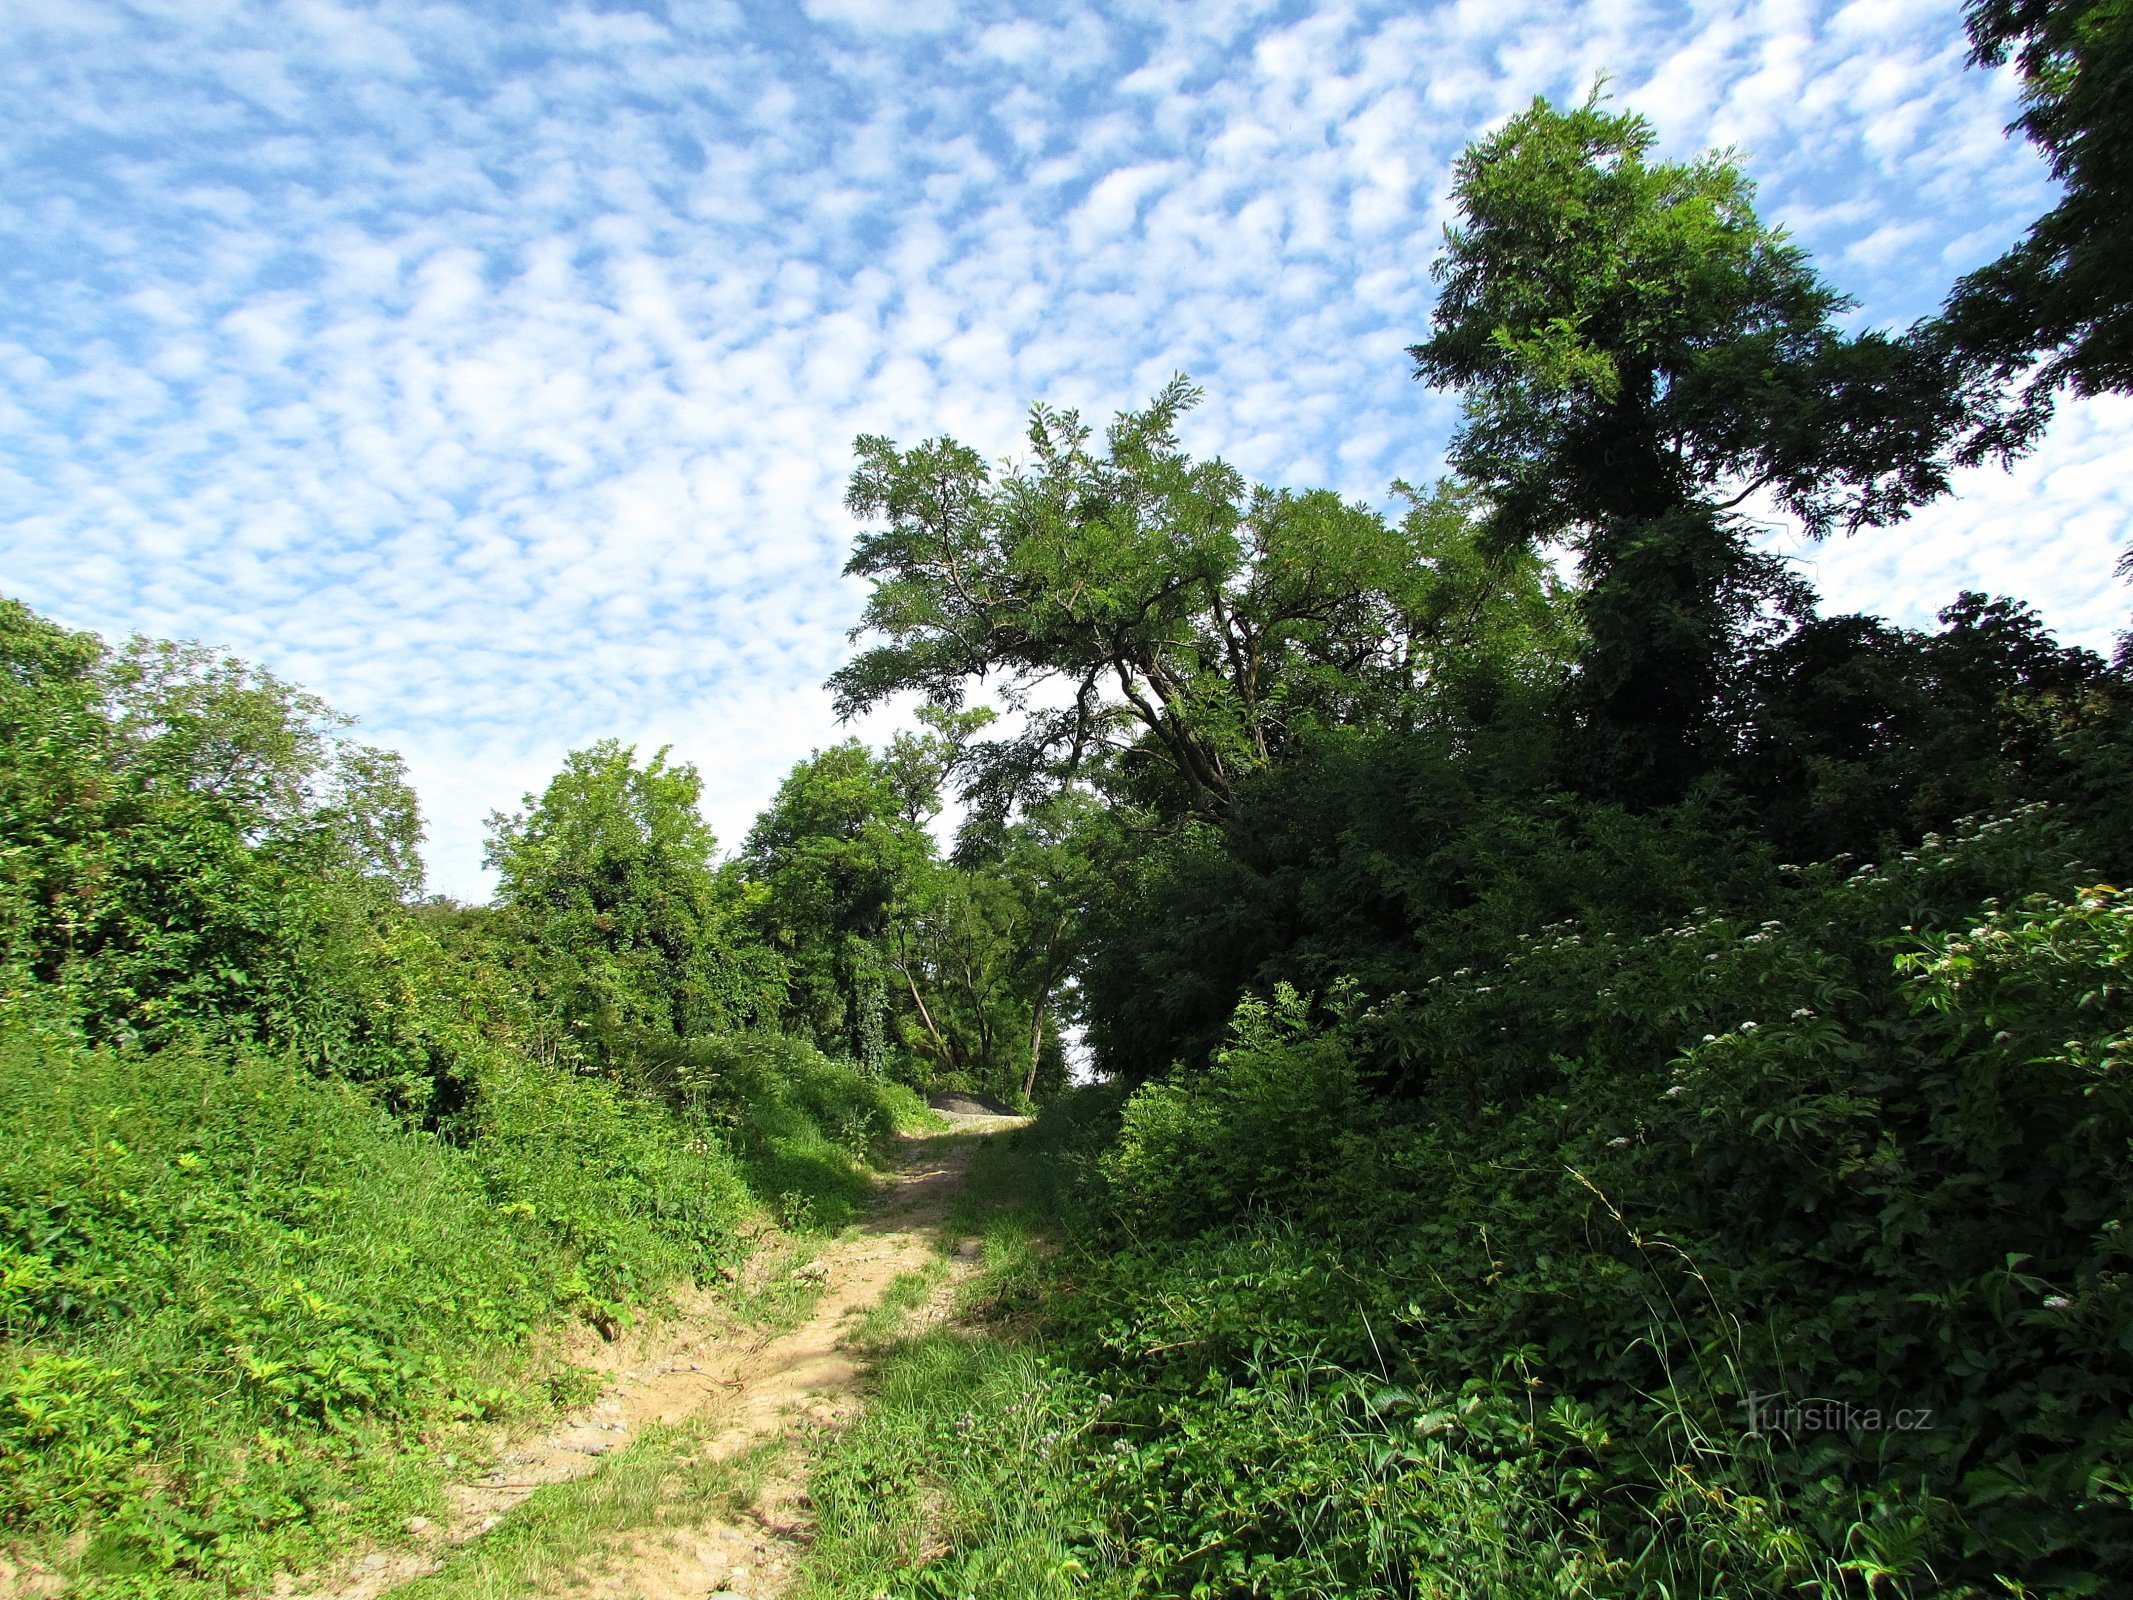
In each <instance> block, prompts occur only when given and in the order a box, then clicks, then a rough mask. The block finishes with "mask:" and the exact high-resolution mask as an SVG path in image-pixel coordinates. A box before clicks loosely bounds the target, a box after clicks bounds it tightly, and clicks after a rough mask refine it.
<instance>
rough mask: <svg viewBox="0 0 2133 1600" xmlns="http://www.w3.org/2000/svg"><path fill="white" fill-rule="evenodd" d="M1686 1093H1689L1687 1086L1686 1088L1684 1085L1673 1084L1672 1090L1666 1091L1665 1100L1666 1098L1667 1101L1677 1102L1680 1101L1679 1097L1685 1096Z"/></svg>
mask: <svg viewBox="0 0 2133 1600" xmlns="http://www.w3.org/2000/svg"><path fill="white" fill-rule="evenodd" d="M1688 1092H1689V1086H1688V1085H1687V1084H1685V1083H1677V1084H1675V1085H1674V1086H1673V1087H1672V1088H1670V1089H1668V1090H1667V1092H1666V1098H1667V1099H1669V1100H1678V1099H1680V1098H1681V1097H1682V1096H1683V1095H1685V1094H1687V1093H1688Z"/></svg>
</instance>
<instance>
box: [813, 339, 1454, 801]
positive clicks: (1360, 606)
mask: <svg viewBox="0 0 2133 1600" xmlns="http://www.w3.org/2000/svg"><path fill="white" fill-rule="evenodd" d="M1197 398H1198V391H1197V390H1195V389H1193V388H1192V387H1191V386H1190V385H1189V384H1188V383H1186V382H1185V381H1184V380H1183V379H1177V380H1174V381H1173V382H1172V383H1171V384H1170V385H1168V386H1167V387H1166V388H1165V389H1164V390H1163V391H1162V393H1160V394H1159V395H1157V396H1156V398H1155V399H1154V400H1153V401H1152V402H1151V403H1150V405H1149V406H1148V407H1147V409H1145V410H1143V411H1139V412H1127V413H1124V414H1121V415H1120V416H1119V417H1118V418H1117V419H1116V420H1115V421H1114V422H1113V423H1112V425H1111V427H1110V428H1109V430H1108V431H1107V433H1106V436H1105V441H1104V447H1103V449H1102V451H1101V452H1100V453H1099V452H1098V451H1095V450H1093V449H1092V448H1091V447H1090V430H1089V428H1088V427H1087V426H1086V425H1085V424H1084V423H1083V422H1082V421H1081V419H1080V417H1079V416H1078V415H1076V414H1075V413H1073V412H1064V413H1062V412H1054V411H1051V410H1048V409H1046V408H1045V407H1042V406H1039V407H1037V408H1036V409H1035V410H1034V411H1033V412H1032V413H1031V417H1030V429H1029V441H1030V446H1031V449H1032V451H1033V452H1034V457H1035V459H1034V460H1033V461H1032V462H1031V464H1030V465H1029V466H1028V467H1027V468H1018V469H1014V470H1011V471H1009V472H1008V473H1007V474H1006V475H1005V476H1004V477H1002V478H1001V479H1000V480H999V481H998V482H995V481H994V477H993V474H992V472H991V470H990V469H989V468H987V466H986V465H985V463H984V462H983V461H982V460H981V459H980V458H979V457H978V455H977V454H976V453H975V452H974V451H972V450H970V449H969V448H968V447H966V446H964V445H960V444H957V443H956V442H955V441H954V440H951V439H936V440H931V441H928V442H927V443H924V444H921V445H919V446H918V447H916V448H914V449H912V450H909V451H903V450H899V449H898V448H897V447H896V446H895V444H894V443H892V442H891V441H890V440H887V439H882V438H875V437H867V438H862V439H861V440H860V441H859V442H858V450H859V456H860V465H859V467H858V469H857V470H856V471H855V472H854V473H853V475H852V483H851V491H850V494H849V495H848V496H847V499H848V502H849V504H850V506H851V509H852V511H853V514H854V515H856V516H859V517H863V518H870V519H874V518H878V519H881V520H882V522H883V524H884V525H883V526H882V527H880V528H879V529H877V530H875V531H870V532H867V533H864V534H862V535H861V536H860V538H859V539H858V541H857V543H856V545H855V547H854V550H853V555H852V559H851V562H850V564H849V565H848V566H847V568H846V571H847V572H849V573H852V574H854V575H857V576H862V577H866V578H870V579H872V580H873V584H874V589H873V594H872V596H871V597H870V599H869V600H868V604H867V613H866V619H865V621H864V623H863V624H862V627H863V629H865V630H870V631H873V632H876V633H879V634H881V635H883V636H884V637H885V639H886V641H887V642H886V643H883V644H880V645H877V646H875V647H873V648H872V649H869V650H867V651H865V652H863V653H862V654H861V655H860V656H859V658H858V659H857V660H855V661H854V662H852V663H851V664H850V665H849V666H846V667H844V668H842V669H840V670H839V671H838V672H837V673H836V674H835V675H834V676H833V677H832V679H831V687H832V688H833V689H834V690H835V691H836V694H837V701H838V708H839V711H840V713H841V714H843V715H851V714H854V713H856V712H858V711H861V710H864V709H865V708H867V707H870V706H874V705H878V704H880V703H882V702H883V701H885V700H887V699H888V698H889V697H891V696H893V695H896V694H899V693H902V692H905V691H907V690H914V689H915V690H918V691H920V692H922V693H923V694H924V695H926V697H927V698H928V700H929V701H930V702H931V703H932V704H934V705H936V706H943V707H954V706H960V705H961V704H962V703H963V699H964V696H965V695H966V694H967V693H968V692H969V690H970V688H971V686H972V685H973V684H974V683H976V682H978V681H980V680H983V681H986V682H988V683H990V684H992V685H993V686H994V687H995V688H996V690H997V692H999V693H1000V694H1001V696H1002V697H1003V698H1004V699H1005V701H1006V703H1007V704H1008V706H1009V707H1010V708H1011V709H1012V710H1013V711H1014V712H1016V713H1017V714H1018V716H1019V719H1020V724H1021V731H1020V732H1019V733H1018V734H1017V735H1015V736H1014V737H1013V738H1010V739H1003V740H998V741H994V742H992V743H990V744H988V745H984V746H980V747H977V748H974V749H973V750H971V751H970V752H968V754H967V755H966V756H965V758H964V759H965V763H966V766H967V767H968V769H969V771H970V775H971V776H970V786H969V789H970V795H971V797H972V798H973V799H974V801H975V802H976V803H977V804H978V806H979V807H980V808H981V809H984V810H989V811H991V812H992V813H993V814H995V815H996V816H1002V817H1004V816H1005V815H1006V813H1007V812H1008V810H1009V809H1011V808H1012V807H1013V806H1014V805H1015V804H1016V803H1018V802H1020V801H1023V800H1027V799H1033V798H1035V797H1037V796H1039V795H1042V794H1044V793H1047V792H1050V791H1051V790H1053V789H1055V788H1056V787H1057V786H1058V785H1059V784H1061V783H1062V782H1065V781H1069V780H1071V779H1073V778H1074V777H1076V776H1078V775H1081V774H1084V773H1087V772H1090V771H1092V770H1096V771H1100V770H1102V769H1103V768H1104V767H1105V766H1106V765H1108V764H1111V763H1122V764H1123V765H1124V767H1125V769H1126V770H1127V772H1128V773H1129V774H1131V775H1132V776H1133V778H1134V780H1135V781H1136V782H1137V783H1138V785H1139V787H1140V788H1141V790H1142V791H1144V793H1145V795H1146V797H1147V798H1148V799H1149V800H1150V801H1151V803H1153V804H1155V805H1156V806H1157V807H1158V808H1159V809H1162V810H1164V811H1165V812H1166V813H1171V814H1175V813H1178V812H1189V813H1193V814H1197V815H1200V816H1203V817H1210V816H1214V815H1217V814H1219V813H1220V812H1221V811H1222V810H1223V809H1224V808H1225V807H1226V806H1227V804H1228V802H1229V799H1230V796H1231V794H1232V792H1233V790H1234V788H1235V785H1236V783H1237V781H1238V780H1239V779H1240V778H1241V777H1243V776H1244V775H1245V774H1247V773H1249V772H1251V771H1253V770H1255V769H1257V768H1259V767H1262V766H1264V765H1266V764H1267V763H1268V762H1269V761H1271V760H1274V759H1276V758H1278V757H1279V756H1280V754H1281V753H1282V752H1284V751H1285V750H1286V749H1287V748H1289V746H1290V745H1291V744H1292V743H1293V742H1294V740H1295V739H1296V738H1298V737H1299V736H1301V735H1302V734H1303V733H1304V732H1305V731H1306V730H1307V729H1309V728H1311V727H1313V726H1316V725H1319V724H1323V723H1340V722H1347V721H1353V720H1356V719H1357V718H1359V717H1363V716H1368V715H1372V714H1380V715H1382V714H1388V713H1393V712H1396V710H1397V707H1398V706H1399V705H1400V703H1401V702H1402V700H1403V698H1404V697H1406V696H1408V695H1410V694H1411V693H1412V692H1413V691H1414V689H1415V687H1416V685H1417V683H1418V682H1419V681H1420V678H1421V675H1422V669H1423V667H1424V662H1423V661H1422V660H1421V659H1419V658H1418V657H1417V656H1416V655H1415V654H1414V653H1413V652H1412V651H1411V650H1409V649H1408V648H1407V640H1408V637H1409V635H1410V634H1411V633H1412V632H1413V631H1414V630H1413V629H1412V628H1411V627H1410V626H1409V625H1408V622H1407V617H1408V613H1409V612H1410V611H1411V610H1418V609H1427V608H1428V607H1429V603H1430V600H1431V599H1432V597H1433V596H1434V595H1435V594H1436V593H1437V592H1438V585H1437V584H1436V583H1435V581H1434V578H1433V575H1432V573H1431V572H1430V570H1429V568H1428V567H1427V566H1426V565H1425V564H1424V563H1423V562H1422V561H1421V560H1419V559H1418V552H1417V550H1416V548H1415V546H1414V544H1413V543H1411V542H1410V539H1409V537H1407V536H1406V532H1407V530H1402V529H1397V528H1394V527H1391V526H1388V525H1387V523H1386V522H1385V520H1384V519H1383V518H1382V517H1380V516H1378V515H1377V514H1375V513H1374V512H1372V511H1370V510H1368V509H1367V508H1365V507H1362V506H1356V505H1349V504H1346V503H1345V502H1343V501H1341V500H1340V499H1339V498H1338V497H1337V496H1335V495H1332V494H1329V493H1325V492H1323V491H1320V492H1314V493H1309V494H1294V493H1291V492H1289V491H1286V490H1274V489H1267V488H1253V487H1250V486H1248V485H1246V483H1245V482H1244V480H1243V479H1242V478H1241V477H1240V476H1239V475H1238V474H1237V473H1236V471H1235V470H1234V469H1233V468H1231V467H1229V466H1227V465H1226V464H1224V463H1223V462H1220V461H1194V460H1193V459H1192V458H1191V457H1190V456H1188V455H1187V454H1186V453H1185V451H1184V449H1183V447H1182V446H1181V445H1180V444H1179V441H1178V433H1177V427H1178V421H1179V419H1180V417H1181V416H1182V415H1183V414H1184V412H1185V411H1186V410H1187V409H1188V408H1189V407H1190V406H1191V405H1192V404H1193V403H1194V401H1195V400H1196V399H1197ZM1435 615H1437V617H1438V618H1439V620H1440V621H1441V619H1442V613H1441V611H1437V612H1435ZM1054 688H1056V689H1057V690H1059V691H1063V697H1064V698H1066V699H1067V701H1068V704H1066V705H1065V706H1063V707H1062V706H1058V705H1056V704H1055V703H1054V702H1055V700H1056V699H1057V698H1059V697H1060V696H1057V695H1053V694H1052V693H1051V690H1052V689H1054Z"/></svg>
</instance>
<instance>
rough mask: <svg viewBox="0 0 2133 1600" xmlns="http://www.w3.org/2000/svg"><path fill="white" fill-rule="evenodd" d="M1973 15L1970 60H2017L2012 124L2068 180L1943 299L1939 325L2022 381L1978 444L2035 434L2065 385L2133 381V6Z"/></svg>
mask: <svg viewBox="0 0 2133 1600" xmlns="http://www.w3.org/2000/svg"><path fill="white" fill-rule="evenodd" d="M1968 21H1969V27H1970V42H1971V45H1972V50H1971V56H1970V59H1971V61H1972V63H1973V64H1975V65H1978V66H1984V67H1999V66H2001V65H2004V64H2005V63H2006V62H2007V61H2008V60H2009V59H2012V60H2013V61H2014V63H2015V67H2016V70H2017V71H2018V72H2019V73H2020V75H2021V80H2022V114H2021V115H2020V116H2019V117H2017V118H2016V119H2015V124H2014V126H2015V127H2016V128H2018V129H2020V130H2021V131H2022V132H2023V133H2025V134H2027V135H2028V136H2029V139H2030V141H2031V143H2033V144H2034V145H2036V147H2037V148H2038V150H2039V151H2040V152H2041V153H2042V154H2043V156H2044V159H2045V161H2046V163H2047V164H2048V165H2049V166H2050V168H2051V174H2052V177H2053V178H2054V179H2056V180H2057V181H2058V183H2059V185H2060V195H2059V198H2058V201H2057V203H2056V204H2054V205H2053V207H2052V208H2051V210H2049V211H2047V212H2046V213H2045V214H2044V215H2043V216H2042V217H2039V218H2038V219H2037V221H2036V222H2035V223H2034V224H2033V225H2032V226H2031V228H2030V230H2029V232H2028V234H2027V235H2025V236H2024V237H2023V239H2022V240H2021V241H2020V242H2019V243H2017V244H2016V245H2015V246H2014V247H2013V248H2012V249H2010V250H2009V251H2008V252H2007V253H2006V254H2005V255H2003V256H2001V257H2000V258H1999V259H1998V260H1996V261H1994V262H1991V263H1990V264H1988V265H1986V266H1984V267H1981V268H1979V269H1978V270H1977V271H1976V272H1973V273H1971V274H1970V275H1969V276H1968V277H1966V278H1964V279H1963V280H1962V281H1961V282H1960V283H1958V284H1957V285H1956V286H1955V291H1954V293H1953V294H1951V295H1950V296H1949V299H1948V308H1947V311H1946V313H1945V322H1944V327H1943V330H1942V332H1943V334H1944V336H1945V337H1947V338H1948V339H1949V340H1950V341H1951V342H1952V343H1953V344H1954V345H1955V346H1956V347H1958V348H1959V349H1961V350H1962V351H1963V352H1964V354H1965V355H1967V356H1968V357H1970V358H1972V359H1974V360H1977V361H1979V362H1981V363H1982V364H1983V365H1984V367H1985V368H1986V370H1987V371H1989V372H1990V373H1991V375H1992V376H1993V377H1994V378H1996V379H1999V380H2001V381H2008V380H2014V379H2022V380H2023V388H2022V392H2021V395H2020V397H2019V400H2018V402H2017V403H2016V404H2015V405H2014V406H2013V407H2012V408H2010V410H2009V411H2008V412H2007V414H2005V415H2003V416H1999V417H1995V418H1993V419H1992V421H1991V423H1990V424H1989V425H1987V426H1985V427H1982V428H1980V429H1979V430H1978V431H1977V433H1976V434H1975V435H1974V436H1973V438H1972V440H1971V441H1970V445H1969V448H1970V451H1971V453H1972V454H1974V455H1976V456H1979V457H1982V456H1984V455H1986V454H1988V453H1991V452H1994V451H1998V452H2001V453H2005V452H2008V451H2011V450H2016V449H2021V448H2023V447H2025V446H2027V445H2028V444H2030V443H2032V442H2033V441H2034V440H2035V439H2036V438H2037V436H2038V435H2039V434H2040V433H2042V431H2043V429H2044V425H2045V424H2046V423H2047V422H2048V421H2050V419H2051V414H2052V409H2053V401H2054V399H2055V398H2056V395H2057V393H2058V392H2059V391H2060V390H2061V389H2063V388H2068V387H2070V388H2072V389H2073V391H2074V392H2075V393H2076V394H2081V395H2091V394H2102V393H2106V392H2110V391H2119V392H2123V391H2124V390H2125V389H2126V388H2127V387H2128V386H2129V385H2133V289H2129V284H2128V277H2127V272H2126V266H2125V263H2126V260H2127V256H2128V252H2129V249H2133V231H2129V230H2133V223H2129V222H2128V220H2127V219H2128V218H2129V217H2133V167H2129V165H2128V162H2129V159H2133V158H2129V157H2128V155H2127V150H2128V148H2129V145H2133V140H2129V138H2128V135H2129V134H2133V125H2129V121H2128V109H2127V108H2128V104H2129V100H2128V95H2127V92H2126V83H2127V74H2128V73H2129V72H2133V12H2129V11H2128V10H2127V9H2126V7H2125V6H2124V5H2123V4H2119V3H2116V0H2101V3H2099V0H1973V3H1972V4H1971V5H1970V6H1969V7H1968Z"/></svg>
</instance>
